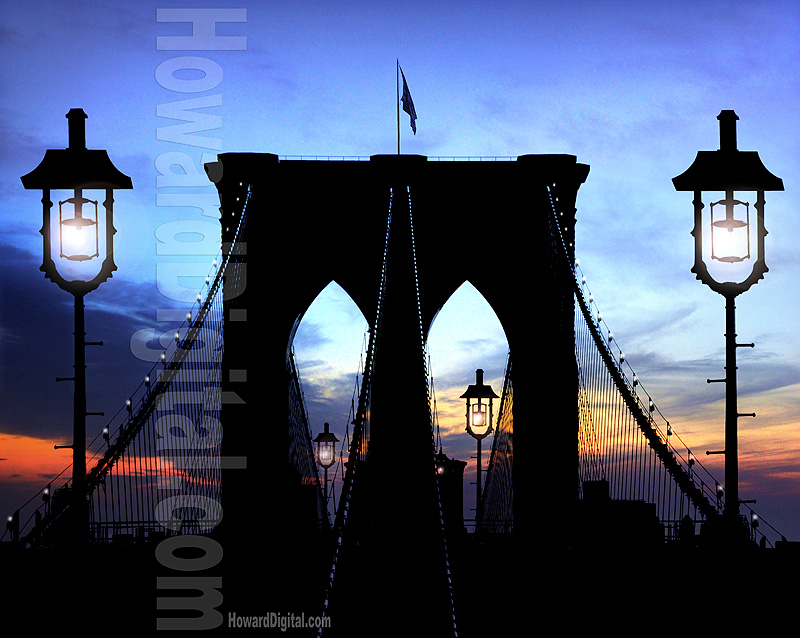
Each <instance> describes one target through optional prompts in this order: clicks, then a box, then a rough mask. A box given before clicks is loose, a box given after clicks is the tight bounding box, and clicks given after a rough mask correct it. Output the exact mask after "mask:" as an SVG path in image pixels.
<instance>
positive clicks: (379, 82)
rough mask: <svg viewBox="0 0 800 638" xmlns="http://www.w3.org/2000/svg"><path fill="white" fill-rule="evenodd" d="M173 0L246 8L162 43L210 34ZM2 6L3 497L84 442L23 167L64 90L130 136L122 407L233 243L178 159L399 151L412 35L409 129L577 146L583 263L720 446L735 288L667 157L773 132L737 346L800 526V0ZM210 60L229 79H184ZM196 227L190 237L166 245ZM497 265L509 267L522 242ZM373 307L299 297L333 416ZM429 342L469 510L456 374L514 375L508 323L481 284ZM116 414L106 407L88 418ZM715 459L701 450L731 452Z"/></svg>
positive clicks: (518, 144) (770, 495)
mask: <svg viewBox="0 0 800 638" xmlns="http://www.w3.org/2000/svg"><path fill="white" fill-rule="evenodd" d="M175 8H184V9H189V10H191V11H189V13H188V14H183V15H184V17H185V15H200V14H199V13H197V10H198V9H217V10H219V11H220V13H219V14H218V15H219V16H224V19H226V20H231V22H227V23H222V22H221V23H220V24H218V25H217V30H216V36H220V37H230V38H232V39H231V40H224V41H223V40H219V42H224V43H225V44H224V46H225V47H228V49H227V50H198V51H180V50H177V49H171V48H170V45H169V44H168V42H169V41H168V40H161V41H159V40H158V38H159V37H162V38H168V37H175V36H189V35H190V34H191V25H190V24H188V23H186V22H183V23H179V22H177V21H176V20H177V19H176V16H175V14H170V13H169V12H164V11H162V13H161V14H160V15H161V21H159V17H158V16H159V13H158V10H159V9H162V10H163V9H175ZM192 12H194V13H192ZM1 20H2V21H1V22H0V55H2V59H3V60H4V61H5V62H6V63H5V64H3V65H2V66H1V67H0V95H1V96H2V100H0V133H2V137H3V139H5V140H6V144H7V150H6V152H5V153H3V154H2V155H0V167H1V169H2V170H0V215H1V216H2V220H3V222H4V228H5V232H4V233H2V236H0V243H2V245H3V251H4V253H3V254H5V255H6V264H5V269H4V271H5V272H4V275H5V276H4V277H2V279H0V366H2V370H0V406H1V407H0V509H2V510H3V511H8V512H10V511H11V510H13V508H14V507H16V506H17V505H18V504H21V502H24V501H25V500H27V499H28V497H29V495H30V494H32V493H35V492H36V491H37V490H38V489H39V488H40V486H41V485H42V484H43V482H44V481H45V480H47V478H49V477H52V476H53V475H54V474H57V473H59V472H61V471H62V470H63V469H64V467H66V466H67V465H68V464H69V461H70V459H69V457H68V454H69V453H68V451H63V450H61V451H56V450H53V449H52V445H53V443H54V442H60V443H67V442H69V441H70V439H71V387H68V386H69V384H65V383H56V382H55V380H54V379H55V377H57V376H69V375H70V366H71V365H72V354H71V338H72V336H71V333H72V309H71V302H72V299H71V297H70V296H69V295H68V294H66V293H65V292H63V291H61V290H59V289H58V288H57V287H56V286H54V285H52V283H50V282H48V281H46V280H45V279H44V277H43V276H42V274H41V273H40V272H39V270H38V266H39V265H40V263H41V237H40V235H39V232H38V231H39V228H40V225H41V218H40V215H41V204H40V197H41V194H40V193H37V192H35V191H26V190H24V189H23V188H22V185H21V182H20V179H19V178H20V176H22V175H25V174H26V173H28V172H30V171H31V170H32V169H33V168H34V167H35V166H36V165H37V164H38V163H39V161H41V159H42V156H43V154H44V151H45V150H46V149H49V148H64V147H65V146H66V145H67V128H66V120H65V118H64V115H65V114H66V113H67V111H69V110H70V109H71V108H83V109H84V111H85V112H86V113H87V115H88V120H87V121H86V140H87V146H88V147H89V148H104V149H106V150H108V152H109V156H110V157H111V159H112V161H113V162H114V164H115V165H116V166H117V167H118V168H119V169H120V170H122V172H124V173H126V174H127V175H129V176H130V177H131V178H132V180H133V185H134V188H133V190H130V191H126V190H120V191H117V192H116V193H115V225H116V227H117V230H118V233H117V235H116V239H115V241H116V244H115V260H116V263H117V266H118V271H117V272H116V273H115V274H114V277H113V278H112V279H111V280H110V281H108V282H106V283H104V284H103V285H101V286H100V288H99V289H98V290H97V291H95V292H94V293H92V294H91V295H89V296H88V297H87V316H86V322H87V333H88V334H87V339H89V340H103V342H104V344H105V345H104V346H103V347H102V348H90V349H89V351H88V355H87V356H88V359H89V364H88V365H89V367H88V370H87V374H88V383H89V410H91V411H104V412H105V413H106V414H113V413H115V412H116V411H117V409H119V407H120V406H121V405H123V404H124V402H125V399H126V398H127V396H128V393H129V392H130V391H131V390H132V389H133V388H135V387H136V386H138V384H139V382H140V380H141V378H142V377H143V376H144V374H146V372H147V371H148V370H149V368H150V365H151V363H150V362H149V361H146V360H145V359H146V358H147V356H148V352H147V351H146V350H145V348H146V347H147V344H148V343H149V344H151V345H152V343H153V341H154V340H155V339H158V338H159V336H160V335H161V334H162V333H164V332H165V331H166V330H169V329H170V328H171V327H172V325H173V324H171V323H170V322H169V321H168V320H167V318H168V314H169V313H168V312H165V310H169V309H172V308H181V307H183V305H182V304H183V301H184V298H185V297H186V296H187V295H189V296H193V294H194V293H193V292H192V286H193V285H194V284H195V283H196V282H195V280H194V278H191V277H190V278H188V279H187V280H182V283H178V280H177V279H175V277H174V276H173V275H174V272H175V271H174V270H171V269H172V268H174V267H176V266H174V264H175V263H176V262H181V261H182V262H184V263H190V264H194V265H195V266H197V268H199V269H207V266H208V262H209V261H210V257H209V256H208V254H206V251H205V250H204V249H203V248H204V246H201V245H200V244H198V248H197V250H196V251H194V252H192V250H193V248H194V247H193V246H192V245H191V241H192V237H193V235H192V233H196V232H197V229H198V228H202V227H203V226H202V224H204V223H208V222H209V221H213V213H214V211H213V206H211V207H207V208H206V209H200V208H196V207H189V206H171V205H169V204H170V201H169V195H170V194H171V193H174V192H176V191H177V190H179V189H177V188H175V187H171V186H169V185H167V184H166V182H167V181H169V180H168V179H166V178H168V177H169V174H175V173H180V172H181V170H182V169H178V168H176V164H175V162H176V161H177V162H178V163H180V162H181V161H184V163H185V164H186V166H185V168H186V169H188V170H189V172H190V173H197V172H198V171H199V176H198V178H197V179H196V180H192V179H190V178H187V181H188V182H190V183H191V188H190V189H184V191H185V192H186V191H190V192H192V193H196V194H197V195H198V197H199V199H198V201H199V202H208V201H213V199H212V200H209V199H203V198H204V197H205V198H208V197H213V195H214V194H215V192H216V191H215V189H214V187H213V185H211V184H210V183H208V182H207V181H205V176H204V175H203V173H202V168H201V165H202V163H203V162H207V161H212V160H213V159H214V157H215V156H216V154H218V153H220V152H236V151H243V152H244V151H247V152H269V153H275V154H278V155H282V156H302V155H306V156H333V157H341V156H348V157H350V156H359V157H366V156H369V155H373V154H379V153H394V152H396V148H397V120H396V113H397V111H396V108H397V103H396V61H397V60H399V62H400V65H401V66H402V68H403V71H404V73H405V77H406V79H407V81H408V85H409V89H410V91H411V94H412V96H413V99H414V103H415V107H416V112H417V115H418V119H417V122H416V124H417V132H416V134H413V133H412V131H411V129H410V127H409V122H408V119H407V117H406V116H405V114H403V118H402V120H401V148H402V152H404V153H416V154H421V155H426V156H428V157H429V158H435V157H477V156H493V157H494V156H497V157H515V156H518V155H522V154H529V153H567V154H573V155H575V156H576V157H577V158H578V161H579V162H581V163H584V164H588V165H589V166H590V168H591V170H590V173H589V177H588V179H587V181H586V183H585V184H584V185H583V186H581V188H580V191H579V194H578V199H577V209H578V212H577V227H576V254H577V255H578V257H579V259H580V262H581V269H582V271H583V273H584V274H585V275H586V277H587V286H588V288H589V289H590V290H591V293H592V294H593V295H594V298H595V301H596V302H597V305H598V307H599V308H600V309H601V310H602V312H603V316H604V321H605V323H606V324H607V325H608V326H609V327H610V328H611V329H612V330H613V332H614V335H615V340H616V341H617V342H619V343H620V344H621V345H622V347H623V348H624V351H625V354H626V357H627V360H628V361H629V363H630V364H631V366H632V367H633V368H634V370H636V372H637V375H638V377H639V379H641V381H642V383H643V385H645V386H646V387H647V389H648V391H649V392H650V394H651V395H652V396H653V397H654V398H655V400H656V403H657V404H658V406H659V409H660V410H661V411H662V412H663V413H664V414H665V415H666V416H667V418H668V419H669V420H670V422H671V423H672V424H673V427H674V428H675V430H676V432H678V433H679V434H680V436H681V438H682V439H683V440H685V441H687V442H688V441H691V445H692V446H693V447H694V448H695V449H697V450H705V449H721V448H722V447H723V427H722V424H723V418H724V411H723V398H724V391H723V388H722V387H721V385H718V384H717V385H713V384H712V385H708V384H706V382H705V380H706V379H707V378H719V377H720V376H722V375H723V374H724V371H723V366H724V336H723V335H724V300H723V299H722V297H720V296H719V295H717V294H715V293H713V292H712V291H711V290H709V289H708V288H707V287H705V286H703V285H702V284H701V283H700V282H699V281H697V280H696V279H695V277H694V275H693V274H692V273H691V272H690V268H691V265H692V262H693V252H692V251H693V242H692V238H691V236H690V234H689V232H690V230H691V226H692V203H691V199H692V198H691V194H690V193H683V192H676V191H675V190H674V188H673V186H672V181H671V180H672V178H673V177H675V176H676V175H678V174H680V173H682V172H683V171H684V170H686V168H688V166H689V165H690V164H691V162H692V161H693V159H694V157H695V154H696V152H697V151H698V150H715V149H717V148H718V144H719V129H718V122H717V120H716V116H717V114H718V113H719V112H720V111H721V110H722V109H733V110H735V111H736V113H737V114H738V116H739V118H740V120H739V122H738V143H739V148H740V149H742V150H757V151H758V152H759V154H760V157H761V159H762V161H763V162H764V164H765V165H766V167H767V168H768V169H769V170H770V171H771V172H773V173H774V174H775V175H777V176H779V177H781V178H783V180H784V184H785V187H786V190H785V191H784V192H778V193H768V194H767V206H766V227H767V230H768V231H769V235H768V237H767V241H766V261H767V264H768V266H769V269H770V270H769V272H768V273H767V275H766V277H765V279H764V280H763V281H761V282H759V284H758V285H756V286H755V287H753V288H752V289H751V290H750V291H749V292H748V293H746V294H745V295H743V296H742V297H740V298H739V299H738V303H737V332H738V334H739V335H740V341H745V342H750V341H753V342H755V343H756V347H755V348H754V349H753V350H749V349H747V350H744V351H742V350H740V352H739V386H740V408H741V410H742V411H745V412H750V411H754V412H756V413H757V415H758V416H757V418H756V419H752V420H749V419H748V420H747V421H746V422H743V423H742V424H741V428H740V474H741V476H740V480H741V486H740V494H741V496H742V498H755V499H757V501H758V504H757V505H756V506H755V509H756V511H758V512H759V515H760V516H761V518H762V520H764V521H766V522H768V523H769V524H770V525H772V526H774V527H775V528H777V529H778V530H779V531H780V532H781V533H782V534H784V535H785V536H786V537H788V538H790V539H795V540H800V394H799V393H798V391H800V343H798V338H797V328H796V325H797V317H798V314H799V313H800V295H799V294H798V286H797V283H796V282H797V280H798V274H800V259H798V254H799V253H798V251H797V248H796V246H797V241H798V240H799V239H800V216H798V215H797V214H796V211H797V210H798V209H800V198H798V194H797V193H798V191H797V189H796V188H795V183H796V176H797V175H798V164H799V163H800V158H799V156H798V154H797V152H796V149H797V145H798V141H800V139H799V138H800V135H799V134H798V133H799V132H800V119H799V118H798V107H797V104H798V102H797V97H798V88H799V87H798V79H797V72H796V69H797V66H798V62H800V59H799V58H800V56H798V48H799V47H800V7H798V5H797V4H796V3H793V2H788V1H787V2H780V1H776V2H768V1H767V2H764V1H761V2H722V1H711V0H697V1H695V2H692V3H686V2H679V1H665V2H623V1H618V0H611V1H607V2H588V1H586V2H583V1H571V0H562V1H559V2H555V1H553V2H549V1H541V2H540V1H536V0H531V1H528V2H522V1H517V2H505V1H499V2H489V1H459V2H456V1H451V0H448V1H441V2H437V1H435V0H434V1H429V2H420V1H416V0H415V1H412V2H403V1H397V2H391V3H388V2H375V1H366V0H365V1H363V2H359V1H355V0H345V1H339V2H325V1H306V0H299V1H295V2H288V1H275V2H268V1H264V2H254V1H252V0H251V1H250V2H248V1H247V0H244V1H236V2H227V1H221V0H219V1H215V2H212V3H204V2H199V1H198V2H193V3H184V2H173V3H166V2H165V3H161V2H153V1H152V0H142V1H140V2H137V3H127V2H116V3H114V2H90V1H79V2H70V3H63V2H41V1H36V0H32V1H31V2H27V3H22V4H20V3H17V4H13V5H10V6H7V7H4V11H3V16H2V19H1ZM159 42H160V43H161V44H159ZM184 57H189V58H192V60H189V61H186V60H182V59H181V58H184ZM191 64H195V65H196V66H195V68H194V70H192V69H189V68H188V67H189V66H191ZM196 67H200V68H202V69H203V71H200V70H197V68H196ZM176 69H183V70H176ZM203 78H205V79H206V80H207V81H208V84H207V86H208V88H207V90H204V91H201V92H190V91H189V90H188V88H187V87H196V86H198V85H197V83H196V82H192V81H197V80H200V79H203ZM190 99H191V100H197V102H195V103H193V104H194V105H196V106H198V107H202V108H201V109H200V111H199V112H203V113H205V114H206V115H207V116H210V117H209V118H207V119H205V120H204V122H205V124H206V125H207V127H208V128H209V130H206V131H205V132H199V133H197V134H196V145H195V146H187V145H186V144H176V143H175V142H174V141H171V136H172V133H174V131H175V130H176V129H174V128H170V127H171V126H173V125H175V124H180V122H179V121H178V120H175V119H171V118H170V117H169V116H170V115H174V113H175V107H174V104H175V103H177V102H179V101H182V100H190ZM170 153H182V154H183V155H179V156H178V155H170ZM187 157H188V158H190V159H191V162H189V163H186V162H185V158H187ZM176 158H177V159H176ZM159 178H160V181H159ZM170 224H172V225H170ZM176 227H179V228H183V229H185V230H184V232H185V233H186V237H185V238H184V239H183V240H176V241H181V242H182V243H183V244H186V245H185V246H184V248H186V252H188V253H189V254H188V255H183V256H176V255H175V254H174V252H177V251H174V250H172V251H171V250H170V248H174V247H175V243H174V242H173V243H170V238H171V237H172V236H171V235H170V234H169V233H170V232H172V230H173V229H174V228H176ZM173 239H174V238H173ZM486 266H487V268H490V269H493V270H495V271H496V272H497V276H502V265H501V264H487V265H486ZM192 267H193V266H192ZM187 291H188V292H187ZM525 294H531V295H534V296H535V290H534V291H531V292H526V293H525ZM365 325H366V319H365V318H364V317H363V316H361V315H360V313H359V312H358V310H357V309H356V308H355V306H354V304H352V302H350V300H349V299H348V298H347V297H346V295H344V294H343V293H342V292H341V289H338V287H337V286H336V285H335V284H332V285H331V286H329V287H328V288H327V289H326V290H325V291H324V292H323V293H322V294H321V295H320V297H319V298H318V299H317V300H316V301H315V302H314V304H312V306H311V307H310V308H309V310H308V311H307V313H306V315H305V317H304V319H303V322H302V324H301V326H300V329H299V330H298V334H297V337H296V339H295V344H294V345H295V352H296V357H297V360H298V365H299V367H300V372H301V377H302V382H303V387H304V391H305V395H306V399H307V404H308V410H309V416H310V420H311V428H312V431H313V432H314V433H316V432H318V431H319V430H321V427H322V422H324V421H328V422H330V423H331V427H332V430H333V431H334V432H335V433H337V435H339V436H340V438H342V436H343V434H344V429H345V426H346V422H347V410H348V408H349V405H350V399H351V396H352V391H353V387H354V383H355V379H356V374H357V371H358V366H359V360H360V355H361V346H362V343H363V338H364V329H365ZM428 340H429V354H430V359H431V371H432V374H433V376H434V380H435V384H434V387H435V390H436V399H437V413H438V416H439V423H440V427H441V432H442V435H443V445H444V450H445V452H446V453H447V454H448V455H449V456H452V457H456V458H459V459H462V460H466V461H468V462H469V463H470V465H469V466H468V468H467V477H466V478H465V490H464V493H465V503H466V505H465V506H466V507H467V508H468V507H469V504H470V503H469V499H470V498H471V495H472V493H473V489H474V488H473V487H472V486H470V485H469V484H468V482H469V481H470V480H474V460H472V459H470V458H469V457H470V455H472V454H474V441H472V439H470V438H469V437H468V435H467V434H466V433H464V431H463V425H462V422H463V412H464V410H463V406H462V404H461V400H460V399H459V398H458V397H459V396H460V394H461V393H462V392H463V390H464V389H465V388H466V386H467V385H468V384H469V383H472V382H474V374H475V369H476V368H483V369H484V370H485V371H486V380H487V382H489V383H491V384H492V385H493V387H494V388H495V390H497V391H499V390H500V389H501V388H502V378H503V371H504V370H503V368H504V366H505V362H506V356H507V354H508V347H507V343H506V341H505V336H504V334H503V332H502V327H501V326H500V325H499V322H498V321H497V318H496V317H495V315H494V313H493V312H492V310H491V308H489V307H488V305H487V304H486V303H485V301H483V299H482V298H481V297H480V296H479V295H478V294H477V293H476V292H475V291H474V289H471V287H470V285H469V284H466V285H465V286H464V287H462V288H461V289H459V291H457V293H456V294H455V295H454V296H453V298H452V299H451V300H450V302H448V304H447V305H446V306H445V307H444V308H443V309H442V311H441V312H440V314H439V316H438V317H437V319H436V321H435V323H434V325H433V326H432V328H431V332H430V334H429V337H428ZM103 425H105V423H104V421H103V419H99V418H90V420H89V425H88V428H89V433H90V436H91V435H92V434H93V433H94V432H95V431H99V430H101V429H102V427H103ZM487 447H488V445H487V444H486V442H484V448H485V449H486V448H487ZM719 458H720V457H708V459H704V461H705V464H706V465H707V466H708V467H710V468H711V469H712V471H713V472H714V473H715V474H716V475H717V476H719V477H722V475H723V472H722V466H721V464H719ZM485 462H486V458H485V456H484V463H485ZM715 463H717V464H718V465H716V466H715Z"/></svg>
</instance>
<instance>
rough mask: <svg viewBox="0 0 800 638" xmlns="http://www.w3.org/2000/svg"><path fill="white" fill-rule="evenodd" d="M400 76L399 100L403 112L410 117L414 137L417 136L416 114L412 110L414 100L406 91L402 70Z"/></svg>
mask: <svg viewBox="0 0 800 638" xmlns="http://www.w3.org/2000/svg"><path fill="white" fill-rule="evenodd" d="M400 75H402V76H403V97H401V98H400V101H401V102H402V103H403V110H404V111H405V112H406V113H408V115H409V116H410V117H411V130H412V131H414V135H416V134H417V112H416V111H415V110H414V100H412V99H411V91H409V90H408V84H406V76H405V74H404V73H403V69H402V68H401V69H400Z"/></svg>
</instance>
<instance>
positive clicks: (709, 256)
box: [672, 110, 783, 524]
mask: <svg viewBox="0 0 800 638" xmlns="http://www.w3.org/2000/svg"><path fill="white" fill-rule="evenodd" d="M717 119H718V120H719V133H720V143H719V150H717V151H699V152H698V153H697V157H696V158H695V160H694V162H693V163H692V165H691V166H690V167H689V168H688V169H687V170H686V171H685V172H684V173H682V174H681V175H678V176H677V177H675V178H673V180H672V182H673V185H674V187H675V190H678V191H693V192H694V201H693V203H694V228H693V230H692V235H693V236H694V240H695V248H694V266H693V267H692V272H693V273H695V275H696V276H697V279H699V280H700V281H701V282H703V283H704V284H706V285H707V286H708V287H709V288H711V289H712V290H713V291H715V292H717V293H719V294H721V295H722V296H723V297H725V310H726V315H725V316H726V325H725V343H726V357H725V378H724V379H709V380H708V382H709V383H713V382H724V383H725V451H724V454H725V491H726V492H727V496H726V499H725V512H724V514H725V518H726V519H727V521H728V522H729V523H731V524H735V523H737V521H738V518H739V485H738V484H739V468H738V449H737V448H738V442H737V425H738V419H739V417H742V416H755V414H752V413H750V414H741V413H739V411H738V402H737V386H736V349H737V348H741V347H751V348H752V347H753V346H754V344H741V343H736V317H735V310H736V306H735V303H734V300H735V298H736V297H737V295H740V294H742V293H743V292H746V291H747V290H749V289H750V287H751V286H753V285H754V284H756V283H758V281H759V280H761V279H762V278H763V277H764V274H765V273H766V272H767V271H768V268H767V265H766V262H765V259H764V238H765V236H766V235H767V231H766V229H765V227H764V204H765V200H764V192H765V191H782V190H783V181H782V180H781V179H780V178H778V177H776V176H775V175H773V174H772V173H770V172H769V171H768V170H767V169H766V168H765V167H764V165H763V164H762V163H761V159H760V158H759V157H758V153H757V152H756V151H740V150H738V148H737V143H736V121H737V120H738V119H739V118H738V117H737V115H736V113H734V112H733V111H731V110H723V111H721V112H720V114H719V115H718V116H717ZM737 191H740V192H745V193H747V192H750V193H751V196H750V197H749V198H745V197H744V196H743V195H741V194H737ZM704 192H706V193H711V194H710V195H707V198H706V201H707V202H708V206H706V204H705V203H704V201H703V193H704ZM752 193H755V201H754V203H753V209H754V211H755V217H756V220H755V224H753V222H752V220H751V213H750V202H749V201H747V199H752ZM704 208H707V209H708V210H707V214H704ZM704 228H707V229H708V236H707V237H704ZM754 249H755V250H754ZM754 252H755V254H753V253H754Z"/></svg>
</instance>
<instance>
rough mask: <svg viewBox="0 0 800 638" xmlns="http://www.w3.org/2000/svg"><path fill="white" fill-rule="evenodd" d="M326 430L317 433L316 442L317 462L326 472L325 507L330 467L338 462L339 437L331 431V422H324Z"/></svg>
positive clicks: (326, 504) (326, 505)
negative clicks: (337, 447) (337, 445)
mask: <svg viewBox="0 0 800 638" xmlns="http://www.w3.org/2000/svg"><path fill="white" fill-rule="evenodd" d="M323 427H324V430H323V431H322V432H320V433H319V434H317V436H316V438H315V439H314V443H316V444H317V463H318V464H319V466H320V467H321V468H322V469H323V470H324V474H325V492H324V493H325V507H326V509H327V507H328V468H329V467H331V466H332V465H333V464H334V463H335V462H336V444H337V443H338V442H339V439H338V438H336V435H335V434H334V433H333V432H330V431H329V428H330V424H328V423H325V424H324V426H323Z"/></svg>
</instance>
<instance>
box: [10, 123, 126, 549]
mask: <svg viewBox="0 0 800 638" xmlns="http://www.w3.org/2000/svg"><path fill="white" fill-rule="evenodd" d="M66 118H67V121H68V130H69V147H68V148H66V149H49V150H47V151H46V152H45V155H44V158H43V159H42V161H41V162H40V163H39V165H38V166H37V167H36V168H35V169H33V171H31V172H30V173H28V174H27V175H24V176H23V177H21V178H20V179H21V180H22V185H23V186H24V187H25V188H26V189H41V191H42V228H41V230H40V232H41V234H42V238H43V251H42V265H41V267H40V268H39V270H41V271H42V272H43V273H44V276H45V278H47V279H49V280H51V281H52V282H53V283H55V284H56V285H57V286H58V287H59V288H61V289H62V290H65V291H67V292H69V293H70V294H72V295H73V297H74V298H75V332H74V333H73V334H74V337H75V338H74V347H75V365H74V369H75V375H74V376H73V377H69V378H66V379H64V378H59V379H57V381H73V382H74V398H73V434H72V445H65V446H56V448H59V447H71V448H72V497H73V498H72V507H73V510H72V511H73V517H74V518H73V519H72V520H73V522H74V528H73V530H74V533H75V540H76V541H77V542H83V541H85V540H86V538H87V531H88V520H89V519H88V508H87V502H86V417H87V416H90V415H97V414H101V413H97V412H87V410H86V346H89V345H102V342H89V341H86V339H85V337H86V332H85V326H84V297H85V296H86V295H87V294H88V293H90V292H91V291H93V290H95V289H96V288H97V287H98V286H99V285H100V284H101V283H103V282H104V281H106V280H107V279H108V278H109V277H111V276H112V273H113V272H114V271H115V270H116V269H117V267H116V265H115V264H114V233H115V232H116V230H115V229H114V204H113V203H114V196H113V189H115V188H126V189H127V188H133V186H132V184H131V179H130V177H128V176H126V175H124V174H122V173H121V172H120V171H119V170H117V168H116V167H115V166H114V165H113V164H112V163H111V160H110V159H109V157H108V153H107V152H106V151H104V150H88V149H87V148H86V118H87V115H86V113H84V111H83V109H70V111H69V113H67V114H66ZM51 190H62V191H68V192H67V195H68V196H66V197H64V199H57V201H58V219H57V220H55V219H51V211H50V209H51V208H52V207H53V202H52V201H51V200H50V197H51ZM91 190H98V191H100V192H101V196H102V191H105V200H104V201H103V208H104V209H105V215H98V200H94V199H90V198H89V197H87V196H86V195H87V193H86V191H91ZM54 232H55V233H57V240H56V241H53V238H52V234H53V233H54ZM101 256H102V263H101V264H100V265H99V268H98V267H97V266H96V264H97V260H98V259H99V258H100V257H101Z"/></svg>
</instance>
